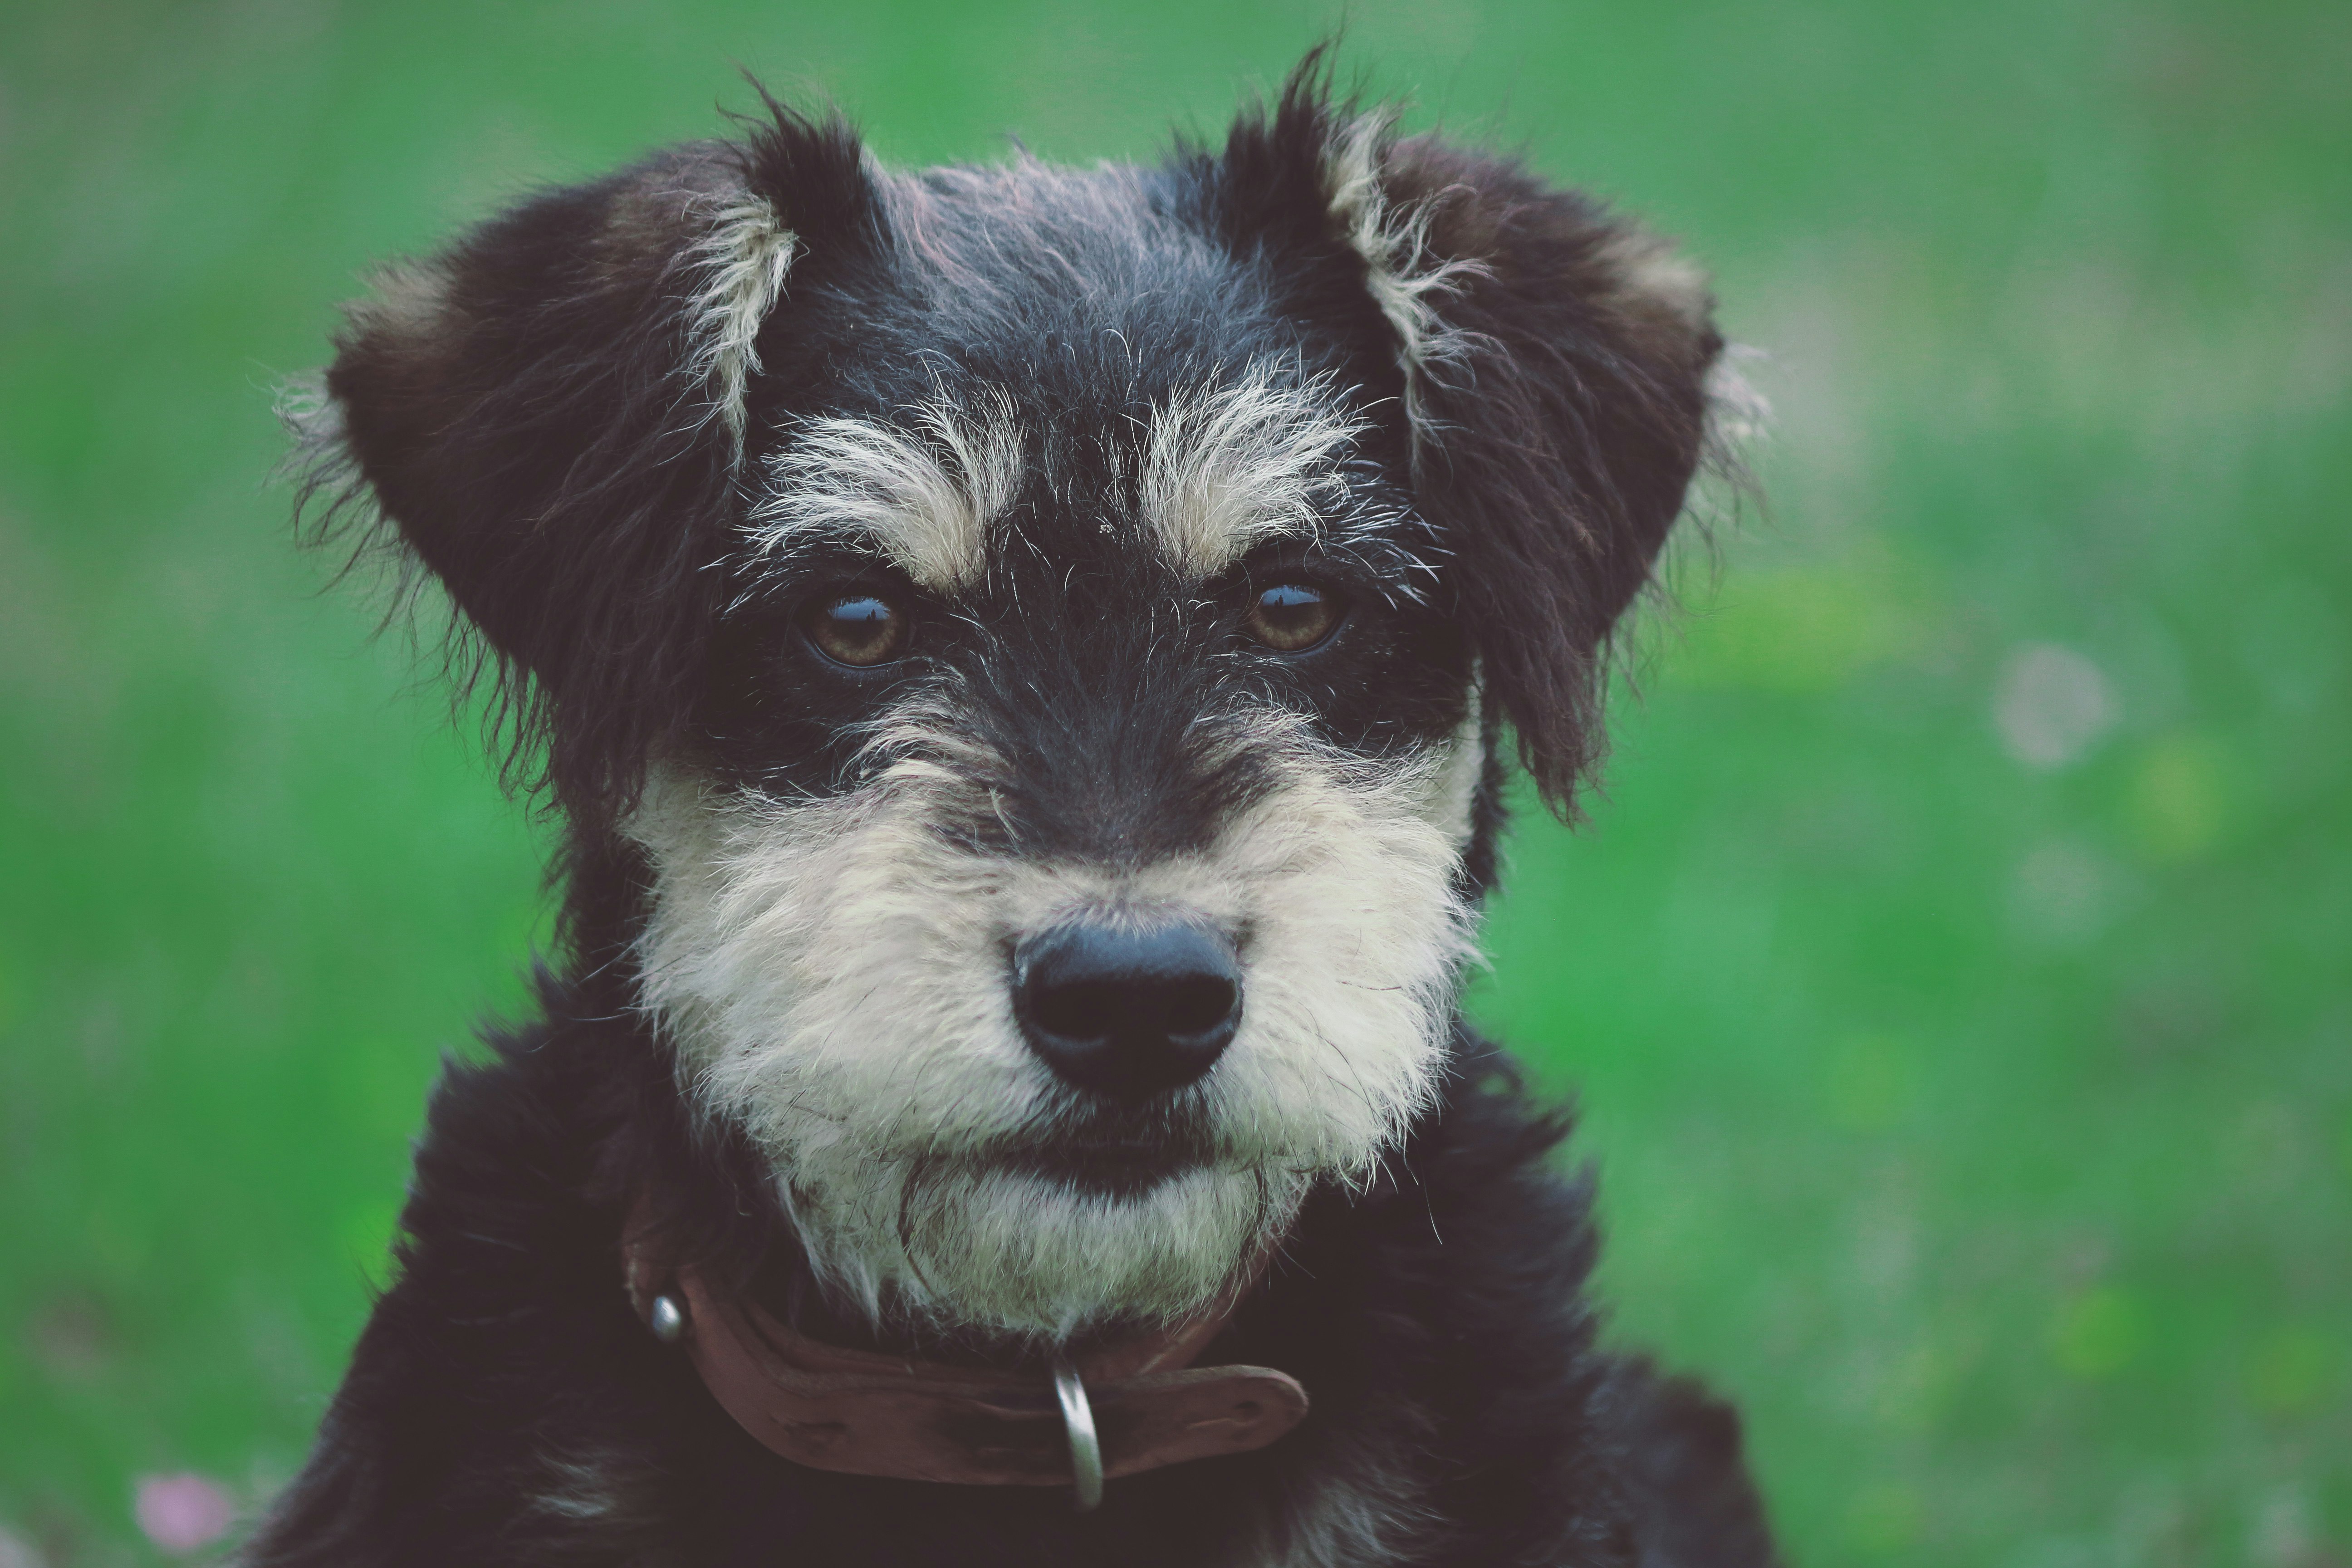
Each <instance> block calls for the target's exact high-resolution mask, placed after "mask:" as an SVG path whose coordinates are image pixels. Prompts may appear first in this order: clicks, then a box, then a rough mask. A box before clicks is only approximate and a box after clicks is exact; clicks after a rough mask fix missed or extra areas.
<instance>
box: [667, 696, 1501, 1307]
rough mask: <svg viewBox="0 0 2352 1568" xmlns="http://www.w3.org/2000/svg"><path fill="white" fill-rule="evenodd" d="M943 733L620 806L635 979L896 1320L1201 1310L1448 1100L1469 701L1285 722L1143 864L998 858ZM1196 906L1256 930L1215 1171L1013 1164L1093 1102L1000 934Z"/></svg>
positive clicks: (719, 1112) (1473, 772)
mask: <svg viewBox="0 0 2352 1568" xmlns="http://www.w3.org/2000/svg"><path fill="white" fill-rule="evenodd" d="M900 740H901V742H929V746H928V750H929V755H922V754H908V753H909V752H917V751H918V750H919V748H918V747H917V746H916V745H914V744H911V743H908V744H902V745H901V746H900V747H899V760H898V761H895V762H892V763H888V764H887V766H885V767H884V768H882V769H881V771H880V772H879V773H877V775H875V776H874V777H873V778H872V779H871V780H870V781H869V782H867V783H866V784H863V785H861V786H860V787H858V788H857V789H856V790H854V791H852V792H850V793H848V794H845V795H838V796H834V797H831V798H826V799H819V800H814V801H805V802H793V803H789V804H788V803H783V802H779V801H776V800H773V799H771V798H768V797H765V796H761V795H751V794H745V793H742V792H737V791H731V790H724V789H721V788H719V787H718V786H716V785H714V784H709V783H708V782H705V781H702V780H699V779H698V778H696V777H695V776H693V775H691V774H689V773H686V772H684V771H682V770H680V769H677V768H675V767H660V768H656V770H655V773H654V775H653V777H652V778H651V780H650V781H649V784H648V786H647V790H646V796H645V800H644V804H643V805H642V806H641V807H640V808H639V810H638V811H637V813H636V814H635V816H634V817H633V818H632V819H631V822H630V824H629V832H630V834H631V836H632V837H634V838H635V840H636V842H637V843H639V844H640V845H641V846H643V847H644V848H645V849H646V852H647V854H648V856H649V857H650V858H651V860H652V863H653V867H654V870H655V874H656V889H655V904H654V913H653V916H652V919H651V921H649V923H648V926H647V929H646V933H645V935H644V937H643V938H642V940H641V942H640V944H639V952H638V959H639V963H640V966H641V969H642V973H643V994H644V998H645V1002H646V1005H647V1007H648V1008H649V1009H650V1010H651V1012H652V1013H653V1015H654V1016H655V1017H656V1020H657V1022H658V1024H659V1026H661V1027H662V1028H663V1029H664V1030H665V1031H666V1032H667V1035H668V1037H669V1038H670V1039H671V1040H672V1042H673V1043H674V1045H675V1047H676V1048H677V1052H678V1056H679V1065H680V1071H681V1074H682V1075H683V1078H684V1080H685V1082H686V1084H687V1085H688V1089H689V1091H690V1092H691V1093H693V1094H694V1095H695V1096H696V1097H697V1098H698V1100H699V1101H700V1103H701V1104H702V1105H703V1106H704V1108H705V1109H706V1110H707V1111H709V1113H711V1114H713V1115H715V1116H718V1117H720V1118H723V1119H726V1120H729V1121H732V1122H734V1123H735V1124H737V1125H739V1126H740V1127H742V1128H743V1129H745V1130H746V1131H748V1132H749V1133H750V1134H751V1137H752V1139H753V1140H754V1141H755V1142H756V1143H757V1144H758V1145H759V1146H760V1148H761V1150H762V1151H763V1152H765V1153H766V1155H767V1157H768V1159H769V1160H770V1162H771V1163H772V1166H773V1168H774V1170H775V1172H776V1173H777V1177H778V1183H779V1187H780V1190H781V1192H782V1195H783V1198H784V1201H785V1204H786V1205H787V1206H788V1208H789V1209H790V1211H791V1213H792V1215H793V1218H794V1220H795V1221H796V1223H797V1224H798V1226H800V1229H801V1233H802V1237H803V1242H804V1244H805V1246H806V1247H807V1249H808V1252H809V1255H810V1258H811V1260H812V1263H813V1265H814V1268H816V1269H817V1271H818V1273H819V1274H820V1276H821V1277H822V1278H824V1279H825V1280H826V1281H827V1283H828V1284H829V1285H830V1286H831V1287H832V1288H833V1289H835V1291H837V1292H838V1293H840V1294H841V1295H842V1296H843V1297H845V1299H846V1300H849V1301H851V1302H853V1303H855V1304H856V1305H858V1306H859V1307H861V1308H862V1309H863V1310H866V1312H868V1313H869V1314H871V1315H873V1316H874V1317H875V1318H876V1319H877V1321H878V1320H879V1319H880V1318H881V1317H883V1316H884V1315H885V1313H886V1312H887V1311H896V1312H898V1313H903V1314H907V1315H908V1316H911V1317H912V1318H914V1319H915V1320H917V1321H922V1322H926V1323H929V1324H932V1325H935V1326H938V1327H940V1328H942V1329H951V1330H977V1331H983V1332H989V1333H994V1334H1003V1335H1012V1336H1018V1337H1028V1338H1036V1339H1045V1340H1059V1339H1062V1338H1066V1337H1067V1336H1069V1335H1070V1334H1073V1333H1075V1332H1077V1331H1082V1330H1084V1329H1085V1328H1087V1327H1088V1326H1090V1325H1093V1324H1097V1323H1106V1322H1114V1321H1174V1320H1177V1319H1181V1318H1182V1317H1184V1316H1187V1315H1189V1314H1191V1313H1192V1312H1193V1311H1196V1310H1199V1309H1200V1308H1202V1306H1204V1305H1206V1304H1207V1303H1208V1302H1210V1301H1211V1300H1213V1299H1214V1298H1215V1297H1216V1296H1217V1295H1218V1294H1219V1293H1220V1292H1221V1291H1222V1290H1223V1289H1224V1288H1225V1287H1226V1286H1227V1285H1228V1284H1229V1283H1230V1282H1231V1281H1232V1280H1233V1279H1234V1275H1235V1273H1236V1271H1237V1270H1238V1269H1240V1268H1243V1267H1244V1266H1245V1265H1246V1264H1247V1263H1248V1262H1249V1261H1250V1259H1251V1258H1253V1257H1254V1255H1255V1252H1256V1249H1257V1248H1258V1247H1260V1246H1261V1245H1263V1244H1264V1243H1265V1242H1266V1241H1267V1240H1268V1239H1270V1238H1271V1237H1274V1236H1276V1235H1277V1234H1279V1232H1280V1231H1282V1230H1283V1229H1285V1228H1286V1227H1287V1226H1288V1225H1289V1223H1290V1221H1291V1219H1292V1217H1293V1216H1294V1215H1295V1214H1296V1212H1297V1206H1298V1205H1299V1203H1300V1202H1301V1201H1302V1200H1303V1199H1304V1197H1305V1195H1306V1194H1307V1192H1308V1190H1309V1189H1310V1188H1311V1187H1312V1186H1313V1185H1314V1184H1316V1183H1317V1182H1318V1181H1324V1180H1329V1181H1338V1182H1357V1181H1361V1180H1363V1179H1365V1178H1366V1177H1367V1176H1369V1174H1370V1173H1371V1172H1372V1170H1373V1169H1374V1168H1375V1167H1376V1166H1377V1163H1378V1162H1379V1160H1380V1157H1381V1154H1382V1152H1384V1151H1386V1150H1387V1149H1389V1148H1390V1147H1391V1146H1392V1145H1393V1144H1394V1142H1396V1140H1397V1139H1398V1137H1399V1136H1400V1134H1401V1133H1402V1130H1403V1128H1404V1127H1405V1125H1406V1124H1407V1123H1408V1121H1410V1120H1411V1119H1412V1116H1413V1115H1414V1113H1415V1112H1416V1111H1418V1110H1421V1109H1423V1107H1425V1106H1426V1105H1427V1104H1428V1103H1429V1102H1430V1100H1431V1099H1432V1096H1433V1088H1434V1080H1435V1077H1436V1073H1437V1069H1438V1067H1439V1064H1440V1062H1441V1061H1442V1059H1443V1057H1444V1049H1445V1045H1446V1037H1447V1030H1448V1028H1449V1026H1450V1021H1451V1016H1452V1011H1453V1004H1454V991H1455V985H1456V979H1457V975H1458V973H1459V972H1460V969H1461V966H1462V964H1463V963H1464V962H1465V959H1466V958H1467V957H1468V956H1469V955H1470V952H1471V951H1472V950H1471V946H1470V933H1471V913H1470V911H1469V910H1468V909H1467V907H1466V906H1465V904H1464V902H1463V900H1461V899H1460V897H1459V896H1458V895H1457V893H1456V892H1455V889H1454V883H1455V877H1456V871H1457V868H1458V866H1459V863H1460V852H1461V848H1462V846H1463V844H1464V842H1465V839H1466V837H1467V832H1468V813H1469V803H1470V799H1471V796H1472V794H1473V793H1474V792H1475V784H1476V779H1477V773H1478V769H1479V766H1480V763H1481V759H1482V747H1481V743H1480V740H1479V737H1478V736H1477V733H1476V731H1475V721H1473V723H1472V724H1471V725H1468V726H1465V732H1464V733H1463V734H1462V735H1459V736H1457V737H1455V738H1454V739H1453V740H1452V741H1450V742H1445V743H1443V744H1440V745H1437V746H1433V747H1431V748H1428V749H1427V750H1426V751H1424V752H1423V753H1422V754H1421V755H1420V756H1418V757H1417V758H1414V759H1412V760H1409V761H1406V762H1402V763H1395V762H1391V763H1378V764H1374V763H1365V762H1363V761H1361V760H1360V759H1355V758H1351V757H1349V756H1347V755H1345V754H1344V753H1339V752H1335V751H1333V750H1331V749H1330V748H1328V747H1327V746H1324V745H1321V744H1319V743H1317V742H1313V741H1312V740H1310V739H1308V738H1307V737H1306V736H1305V734H1304V733H1303V729H1302V727H1301V726H1300V725H1298V724H1297V721H1292V720H1289V719H1288V718H1287V717H1286V716H1278V717H1276V718H1273V719H1270V720H1268V721H1266V722H1265V724H1264V725H1262V726H1261V727H1260V732H1259V733H1258V734H1256V735H1255V736H1254V737H1252V738H1251V740H1250V742H1249V743H1250V744H1251V746H1252V747H1253V750H1257V749H1259V748H1263V749H1264V751H1265V754H1266V755H1268V756H1271V757H1273V758H1275V759H1277V761H1276V767H1277V769H1278V776H1279V780H1280V782H1279V783H1278V784H1277V785H1276V787H1275V788H1274V789H1272V790H1271V791H1269V792H1268V793H1267V794H1266V795H1265V796H1264V797H1263V798H1262V799H1260V800H1259V801H1257V802H1256V803H1255V804H1254V805H1251V806H1249V807H1247V808H1246V809H1244V810H1243V811H1241V812H1239V813H1237V814H1236V816H1234V819H1233V820H1232V821H1230V822H1229V823H1227V824H1226V825H1225V826H1224V827H1223V830H1222V831H1221V832H1220V833H1219V834H1218V835H1217V837H1216V838H1215V841H1214V842H1213V844H1212V845H1211V846H1210V847H1208V848H1207V849H1206V850H1204V851H1202V852H1200V853H1198V854H1191V855H1183V856H1177V857H1171V858H1166V859H1163V860H1160V861H1157V862H1154V863H1151V864H1150V865H1146V866H1144V867H1141V868H1134V869H1114V868H1107V867H1101V866H1097V865H1091V864H1085V863H1052V864H1046V863H1039V862H1034V861H1031V860H1027V859H1023V858H1015V857H1005V856H985V855H982V854H978V853H975V852H973V851H971V850H970V849H969V848H965V847H959V846H957V845H955V844H952V843H950V841H949V839H948V838H947V837H946V836H945V835H943V834H941V833H940V832H938V831H936V830H935V825H936V824H937V823H938V822H939V821H940V819H941V818H942V816H945V815H946V814H947V813H948V811H949V810H950V808H951V807H956V806H960V805H969V804H970V802H969V798H968V797H969V793H970V788H971V786H969V785H968V784H965V783H964V782H963V779H962V777H961V774H960V773H958V772H957V771H956V770H952V769H950V767H948V766H946V765H944V764H943V763H940V762H939V761H937V760H935V759H936V758H937V757H939V756H940V755H941V754H946V755H950V756H951V755H953V754H954V748H955V747H956V746H958V745H960V744H963V743H962V742H958V741H955V740H954V739H953V738H951V737H949V736H943V735H939V734H925V733H922V732H921V731H919V730H918V729H917V728H916V726H915V724H914V722H913V721H907V722H906V723H904V724H903V725H902V726H901V733H900ZM1114 907H1127V908H1135V907H1145V908H1150V909H1155V910H1181V911H1182V912H1183V913H1184V914H1185V915H1186V916H1187V917H1188V918H1192V919H1198V920H1203V921H1210V922H1213V923H1214V924H1215V925H1217V926H1219V927H1220V928H1221V929H1223V930H1224V931H1227V932H1228V933H1230V934H1236V935H1237V936H1238V938H1239V942H1240V949H1241V957H1242V960H1243V963H1244V972H1245V981H1244V1005H1243V1014H1242V1019H1241V1023H1240V1026H1239V1028H1238V1030H1237V1032H1236V1034H1235V1037H1234V1040H1233V1043H1232V1044H1231V1045H1230V1046H1229V1047H1227V1048H1226V1050H1225V1052H1224V1053H1223V1056H1222V1057H1221V1058H1219V1059H1218V1061H1217V1064H1216V1066H1215V1068H1213V1070H1212V1071H1211V1073H1210V1074H1209V1075H1208V1076H1207V1077H1206V1078H1204V1079H1202V1080H1201V1081H1200V1082H1199V1083H1197V1084H1195V1085H1193V1086H1192V1087H1190V1088H1188V1089H1183V1090H1181V1091H1180V1096H1183V1097H1193V1099H1192V1101H1191V1102H1190V1104H1191V1108H1192V1110H1196V1111H1197V1112H1198V1114H1199V1117H1200V1119H1201V1121H1202V1124H1203V1125H1204V1126H1205V1127H1206V1128H1207V1129H1208V1131H1209V1140H1208V1142H1209V1143H1210V1145H1211V1147H1212V1149H1213V1152H1212V1154H1211V1156H1210V1158H1209V1160H1208V1161H1207V1163H1204V1164H1201V1165H1196V1166H1191V1167H1186V1168H1182V1169H1180V1170H1179V1171H1178V1172H1177V1173H1175V1174H1173V1175H1171V1176H1170V1177H1169V1178H1168V1179H1167V1180H1165V1181H1162V1182H1160V1184H1157V1185H1155V1186H1151V1187H1150V1188H1149V1189H1148V1190H1145V1191H1142V1192H1140V1193H1137V1194H1116V1195H1114V1194H1108V1193H1105V1192H1100V1191H1096V1190H1092V1189H1090V1188H1084V1187H1076V1186H1073V1185H1071V1184H1066V1183H1065V1182H1062V1181H1058V1180H1055V1179H1054V1178H1052V1177H1050V1176H1047V1175H1043V1174H1038V1173H1031V1172H1028V1171H1025V1170H1022V1169H1017V1168H1013V1167H1010V1166H1007V1165H1006V1164H1004V1163H1002V1159H1001V1154H1002V1151H1003V1148H1004V1147H1005V1145H1006V1143H1007V1142H1008V1141H1009V1140H1020V1139H1023V1138H1029V1139H1039V1138H1041V1137H1045V1136H1050V1134H1051V1132H1052V1131H1053V1128H1054V1125H1055V1119H1056V1117H1057V1116H1062V1115H1066V1114H1067V1111H1068V1108H1069V1107H1070V1106H1071V1105H1072V1103H1073V1101H1072V1098H1071V1096H1070V1093H1069V1091H1068V1090H1066V1089H1064V1088H1063V1087H1062V1086H1061V1085H1060V1084H1059V1083H1058V1081H1057V1080H1056V1079H1055V1078H1054V1077H1053V1075H1052V1073H1051V1072H1050V1071H1049V1070H1048V1069H1047V1068H1045V1065H1044V1064H1043V1063H1042V1062H1041V1061H1039V1060H1038V1059H1037V1058H1036V1057H1035V1056H1034V1053H1033V1052H1031V1050H1030V1049H1029V1048H1028V1047H1027V1045H1026V1044H1025V1043H1024V1039H1023V1037H1022V1033H1021V1030H1020V1026H1019V1025H1018V1024H1017V1023H1016V1022H1015V1020H1014V1017H1013V1007H1012V998H1011V991H1010V986H1009V984H1008V983H1007V965H1006V954H1007V952H1009V951H1010V946H1011V944H1012V942H1013V941H1015V940H1017V939H1018V938H1019V937H1020V936H1021V935H1023V934H1025V933H1028V932H1032V931H1038V930H1042V929H1044V928H1045V927H1046V926H1049V925H1052V924H1054V923H1055V921H1059V920H1061V919H1064V918H1066V917H1067V916H1069V915H1070V914H1072V913H1074V912H1076V911H1078V910H1087V909H1102V908H1114Z"/></svg>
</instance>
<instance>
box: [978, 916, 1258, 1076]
mask: <svg viewBox="0 0 2352 1568" xmlns="http://www.w3.org/2000/svg"><path fill="white" fill-rule="evenodd" d="M1013 1004H1014V1010H1015V1011H1016V1012H1017V1013H1018V1014H1019V1016H1020V1018H1021V1027H1022V1029H1023V1031H1024V1033H1026V1034H1027V1035H1028V1037H1029V1047H1030V1048H1031V1049H1032V1050H1034V1051H1035V1052H1036V1053H1037V1054H1038V1055H1039V1056H1040V1057H1043V1058H1045V1064H1046V1065H1047V1066H1048V1067H1050V1068H1053V1069H1054V1070H1055V1072H1056V1073H1058V1074H1060V1075H1061V1076H1062V1078H1063V1079H1064V1080H1065V1081H1066V1082H1068V1083H1072V1084H1075V1085H1076V1086H1077V1087H1078V1088H1080V1089H1093V1090H1095V1091H1097V1093H1101V1094H1113V1095H1121V1096H1126V1097H1129V1098H1136V1099H1139V1098H1141V1097H1143V1096H1145V1095H1150V1094H1157V1093H1160V1092H1161V1091H1162V1090H1166V1089H1178V1088H1181V1087H1182V1086H1183V1085H1185V1084H1188V1083H1191V1082H1192V1080H1193V1079H1196V1078H1199V1077H1200V1076H1201V1075H1202V1073H1204V1072H1207V1071H1208V1070H1209V1068H1210V1066H1211V1064H1213V1062H1215V1061H1216V1059H1217V1057H1218V1054H1219V1053H1220V1052H1222V1051H1223V1049H1224V1048H1225V1046H1226V1044H1227V1042H1229V1041H1231V1040H1232V1039H1233V1037H1234V1026H1235V1025H1236V1024H1238V1023H1239V1022H1240V1021H1241V1016H1242V971H1241V963H1240V962H1239V961H1238V960H1237V959H1236V958H1235V957H1234V948H1233V943H1231V942H1227V941H1226V940H1225V939H1224V938H1223V936H1221V935H1219V934H1217V933H1216V932H1214V931H1205V930H1203V929H1202V928H1201V927H1199V926H1196V925H1187V924H1181V923H1171V924H1168V925H1160V926H1145V927H1140V928H1138V927H1130V926H1126V925H1120V924H1114V923H1111V922H1108V921H1071V922H1070V923H1068V924H1066V925H1058V926H1055V927H1053V928H1051V929H1050V930H1046V931H1040V932H1038V933H1037V934H1036V935H1035V936H1033V937H1030V938H1029V939H1027V940H1026V941H1024V942H1022V943H1021V945H1020V946H1019V947H1018V948H1016V949H1015V950H1014V952H1013Z"/></svg>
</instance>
